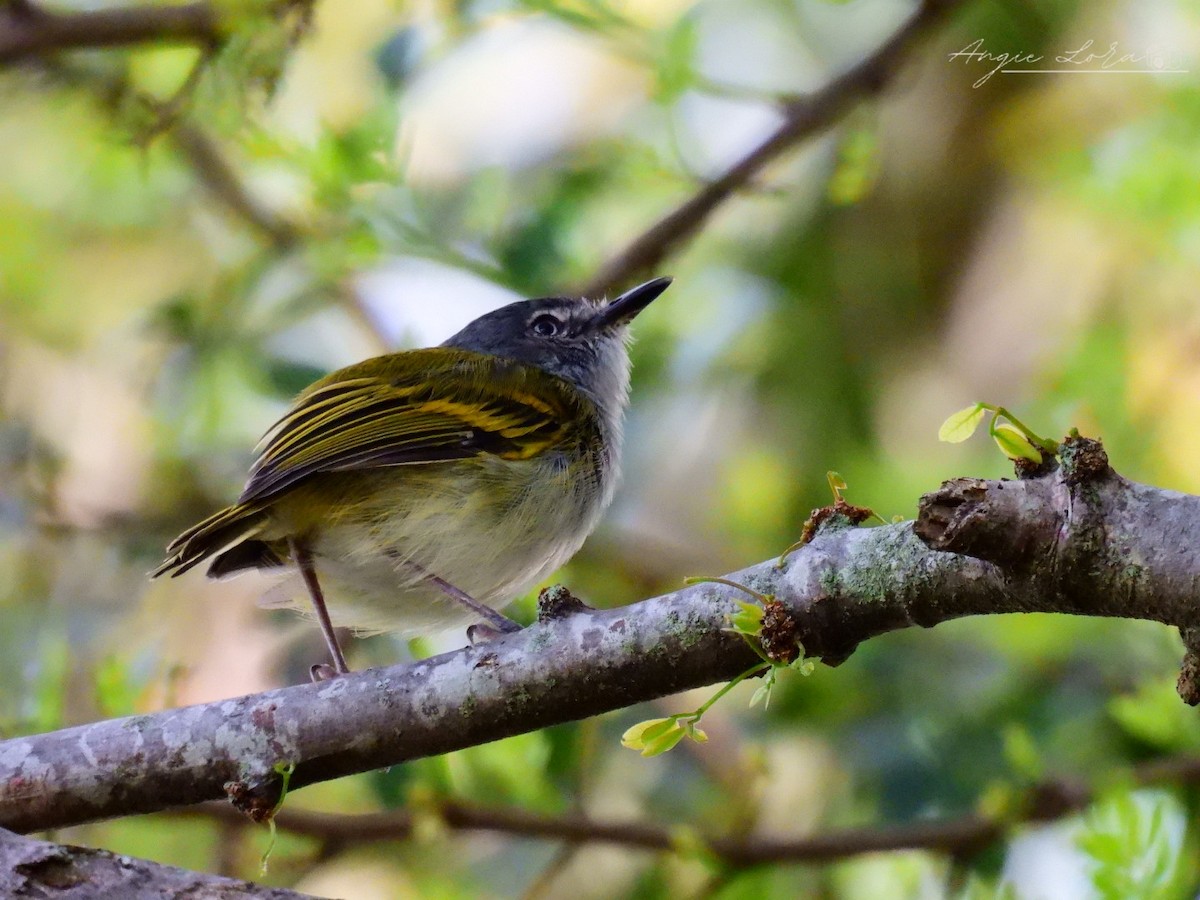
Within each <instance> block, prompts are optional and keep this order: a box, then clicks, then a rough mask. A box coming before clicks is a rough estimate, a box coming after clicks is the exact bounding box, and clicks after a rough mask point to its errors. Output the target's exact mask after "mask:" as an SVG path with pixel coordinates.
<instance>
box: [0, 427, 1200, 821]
mask: <svg viewBox="0 0 1200 900" xmlns="http://www.w3.org/2000/svg"><path fill="white" fill-rule="evenodd" d="M853 511H854V508H853V507H848V506H846V505H845V504H841V503H839V504H838V505H835V506H834V507H830V508H828V509H826V510H823V511H820V512H821V514H820V515H818V516H815V521H819V522H820V523H821V524H820V525H819V527H817V528H816V530H815V535H814V536H813V538H812V540H811V541H810V542H809V543H807V544H806V545H805V546H804V547H802V548H800V549H798V550H796V551H794V552H792V553H791V554H790V555H789V556H788V557H787V559H786V560H785V562H784V564H783V565H782V566H780V565H779V564H778V562H777V561H776V560H768V561H766V562H763V563H760V564H758V565H756V566H751V567H750V568H748V569H744V570H742V571H740V572H735V573H733V574H731V575H729V576H728V578H729V579H730V580H731V581H734V582H737V583H740V584H743V585H745V586H747V587H749V588H751V589H753V590H755V591H758V592H760V593H764V594H772V595H774V597H775V598H776V599H777V600H778V601H779V603H780V604H782V609H783V610H784V611H785V613H786V614H784V615H782V616H772V622H773V625H772V629H773V633H772V634H769V635H768V634H764V644H766V643H767V642H768V640H769V641H770V642H772V643H774V644H776V645H779V644H781V643H782V644H786V643H787V642H788V641H798V642H800V643H801V644H802V645H803V647H804V650H805V653H806V654H807V655H808V656H811V657H818V658H820V659H822V660H823V661H824V662H826V663H828V664H831V665H836V664H837V663H839V662H841V661H842V660H844V659H845V658H846V657H847V656H849V655H850V654H851V653H852V652H853V650H854V648H855V647H856V646H857V645H858V644H859V643H860V642H862V641H864V640H867V639H869V638H871V637H874V636H875V635H879V634H882V633H884V632H888V631H894V630H897V629H900V628H907V627H909V626H913V625H919V626H922V627H932V626H934V625H936V624H938V623H939V622H944V621H947V620H949V619H954V618H958V617H961V616H967V615H980V614H988V613H1013V612H1056V613H1072V614H1077V615H1090V616H1116V617H1124V618H1137V619H1150V620H1154V621H1158V622H1163V623H1165V624H1168V625H1174V626H1177V627H1179V628H1180V630H1181V632H1182V633H1183V635H1184V639H1185V642H1186V643H1187V645H1188V647H1189V650H1188V655H1187V657H1186V658H1185V660H1184V665H1183V672H1182V674H1181V676H1180V693H1181V695H1183V697H1184V699H1185V700H1187V701H1188V702H1191V703H1195V702H1197V701H1198V700H1200V689H1198V688H1197V686H1196V683H1195V681H1196V679H1195V673H1196V672H1197V671H1198V670H1200V665H1198V664H1197V659H1196V656H1195V653H1194V650H1193V649H1192V648H1193V647H1195V646H1196V644H1197V643H1198V641H1197V640H1196V636H1197V635H1198V634H1200V603H1198V602H1197V601H1198V599H1200V497H1194V496H1190V495H1185V494H1179V493H1175V492H1172V491H1164V490H1159V489H1156V488H1152V487H1147V486H1144V485H1139V484H1135V483H1132V482H1129V481H1127V480H1125V479H1123V478H1121V477H1120V476H1118V475H1117V474H1115V473H1114V472H1113V471H1112V470H1111V469H1110V468H1109V467H1108V463H1107V459H1106V458H1105V457H1104V454H1103V450H1102V449H1101V448H1100V446H1099V444H1097V443H1096V442H1091V441H1085V440H1084V439H1078V440H1077V441H1076V443H1075V444H1070V443H1068V445H1067V450H1066V451H1065V452H1064V454H1063V465H1062V467H1061V468H1056V469H1055V470H1054V471H1052V472H1050V473H1048V474H1043V475H1040V476H1039V477H1031V478H1026V479H1023V480H1018V481H1007V480H1002V481H981V480H978V479H959V480H956V481H951V482H946V483H945V484H943V486H942V487H941V489H939V490H938V491H936V492H934V493H932V494H928V495H926V496H925V497H924V498H923V499H922V503H921V511H920V515H919V517H918V519H917V521H916V522H915V523H914V522H905V523H901V524H896V525H887V526H882V527H878V528H854V527H852V526H851V524H850V523H851V521H852V520H853V519H855V518H856V516H855V515H853V514H852V513H853ZM859 518H861V516H859ZM564 594H565V591H564V592H561V593H556V591H554V590H552V591H548V592H545V595H544V597H543V603H542V608H541V615H540V621H538V622H537V623H535V624H533V625H531V626H529V627H528V628H526V629H525V630H524V631H521V632H519V633H517V634H513V635H506V636H504V637H503V638H501V639H498V640H496V641H494V642H490V643H487V644H482V645H477V646H473V647H466V648H463V649H462V650H458V651H455V652H453V653H447V654H444V655H441V656H437V657H433V658H431V659H427V660H423V661H420V662H416V663H412V664H405V665H397V666H392V667H389V668H383V669H369V670H366V671H362V672H354V673H351V674H350V675H349V676H345V677H341V678H338V679H335V680H333V681H329V682H323V683H319V684H306V685H300V686H296V687H288V688H283V689H280V690H274V691H268V692H266V693H263V694H257V695H252V696H246V697H238V698H235V699H230V700H222V701H218V702H215V703H208V704H204V705H198V706H191V707H187V708H184V709H172V710H166V711H163V712H159V713H154V714H152V715H143V716H133V717H130V718H124V719H115V720H111V721H104V722H97V723H94V724H90V725H81V726H78V727H74V728H68V729H65V730H62V731H57V732H53V733H49V734H41V735H31V736H28V737H20V738H14V739H12V740H8V741H4V742H0V826H3V827H7V828H9V829H12V830H14V831H18V832H21V831H33V830H38V829H45V828H54V827H61V826H66V825H72V824H78V823H81V822H87V821H92V820H96V819H103V818H108V817H112V816H120V815H130V814H134V813H145V812H152V811H155V810H161V809H165V808H168V807H173V806H180V805H186V804H192V803H199V802H201V801H205V800H212V799H218V798H221V797H228V798H230V799H231V800H232V801H233V802H234V805H235V806H237V807H238V808H239V809H241V810H243V811H244V812H246V813H247V814H248V815H250V816H251V817H252V818H259V819H261V818H266V817H267V816H269V815H270V814H271V812H272V810H273V809H274V808H275V806H276V804H277V802H278V800H279V796H280V790H281V785H282V778H281V776H280V774H279V773H280V770H282V769H284V768H288V767H291V768H292V769H293V771H292V774H291V777H290V787H291V788H293V789H294V788H297V787H301V786H303V785H305V784H311V783H313V782H317V781H324V780H327V779H330V778H337V777H340V776H342V775H348V774H351V773H354V772H362V771H365V770H368V769H374V768H379V767H383V766H390V765H396V764H398V763H402V762H405V761H407V760H411V759H415V758H418V757H421V756H428V755H432V754H440V753H446V752H449V751H451V750H456V749H460V748H463V747H468V746H472V745H475V744H481V743H486V742H488V741H494V740H498V739H500V738H503V737H507V736H509V735H513V734H517V733H519V732H524V731H530V730H534V729H538V728H544V727H546V726H549V725H554V724H557V723H560V722H566V721H570V720H574V719H580V718H584V717H587V716H592V715H596V714H598V713H601V712H605V711H608V710H613V709H619V708H621V707H625V706H629V705H631V704H634V703H638V702H642V701H646V700H651V699H654V698H656V697H662V696H664V695H667V694H672V693H675V692H678V691H681V690H685V689H688V688H693V687H698V686H701V685H706V684H711V683H714V682H719V681H725V680H728V679H730V678H731V677H733V676H734V675H736V674H737V673H739V672H741V671H744V670H745V669H746V668H748V667H749V666H750V665H752V664H753V663H754V662H755V660H756V659H758V657H757V656H756V655H755V654H754V653H753V652H752V651H751V649H750V648H749V647H748V646H747V644H746V643H745V642H744V641H743V639H742V638H741V637H740V636H738V635H736V634H733V633H731V632H730V631H729V630H728V626H729V621H728V617H729V615H730V614H731V613H732V612H734V611H735V609H736V601H738V600H747V599H748V595H747V594H745V593H744V592H742V591H740V590H738V589H737V588H735V587H730V586H727V585H722V584H713V583H704V584H698V585H695V586H692V587H688V588H685V589H683V590H681V591H677V592H675V593H671V594H667V595H664V596H661V597H657V598H654V599H651V600H646V601H643V602H640V603H636V604H633V605H631V606H627V607H621V608H617V609H608V610H593V609H589V608H587V607H583V606H582V605H579V604H578V603H577V602H571V600H572V598H569V595H566V596H567V602H562V595H564ZM556 600H557V601H559V602H555V601H556Z"/></svg>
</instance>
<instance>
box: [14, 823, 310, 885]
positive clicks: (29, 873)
mask: <svg viewBox="0 0 1200 900" xmlns="http://www.w3.org/2000/svg"><path fill="white" fill-rule="evenodd" d="M0 896H3V897H55V898H58V900H94V898H96V897H120V898H122V900H139V898H150V897H154V898H170V897H179V898H183V897H249V898H260V900H307V898H308V895H307V894H297V893H296V892H295V891H289V890H285V889H283V888H269V887H263V886H262V885H258V884H251V883H250V882H248V881H239V880H237V879H234V878H220V877H218V876H216V875H204V874H201V873H200V872H189V871H188V870H187V869H179V868H176V867H175V866H164V865H160V864H159V863H154V862H150V861H149V860H145V859H135V858H133V857H131V856H122V855H119V854H116V853H109V852H108V851H107V850H92V849H90V848H88V847H71V846H66V845H63V844H51V843H48V842H47V841H37V840H33V839H32V838H27V837H22V836H20V835H18V834H13V833H12V832H11V831H5V830H3V829H0Z"/></svg>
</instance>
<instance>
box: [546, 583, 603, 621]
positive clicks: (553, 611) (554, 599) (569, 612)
mask: <svg viewBox="0 0 1200 900" xmlns="http://www.w3.org/2000/svg"><path fill="white" fill-rule="evenodd" d="M591 608H592V607H590V606H588V605H587V604H586V603H584V602H583V601H582V600H580V599H579V598H578V597H576V596H575V595H574V594H572V593H571V592H570V591H569V590H568V589H567V588H566V587H565V586H564V585H561V584H552V585H550V587H548V588H542V590H541V591H540V592H539V593H538V598H537V620H538V621H539V622H549V621H551V620H553V619H565V618H566V617H567V616H573V615H575V613H581V612H587V611H588V610H590V609H591Z"/></svg>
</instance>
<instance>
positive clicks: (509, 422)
mask: <svg viewBox="0 0 1200 900" xmlns="http://www.w3.org/2000/svg"><path fill="white" fill-rule="evenodd" d="M364 370H365V371H364ZM581 403H583V404H586V403H587V401H585V400H582V398H580V397H579V396H578V393H577V392H573V391H572V390H571V389H570V388H569V387H568V386H567V385H566V383H565V382H563V381H561V380H560V379H558V378H556V377H554V376H552V375H549V374H547V373H545V372H542V371H541V370H539V369H536V368H533V367H530V366H524V365H519V364H515V363H512V362H510V361H507V360H502V359H499V358H497V357H492V356H487V355H484V354H480V353H472V352H469V351H465V350H450V349H447V348H437V349H435V350H412V351H408V352H406V353H398V354H394V355H393V356H391V357H382V358H380V359H377V360H371V361H369V362H368V363H365V364H364V363H360V364H359V365H357V366H351V367H350V368H348V369H343V370H341V371H340V372H335V373H333V374H332V375H330V376H328V377H327V378H325V379H323V380H322V381H319V382H317V383H316V384H315V385H313V386H312V387H311V388H309V389H308V390H307V391H305V392H304V393H303V394H302V395H301V396H300V397H299V399H298V400H297V401H296V405H295V406H294V407H293V408H292V410H291V411H290V412H288V414H287V415H285V416H284V417H283V418H282V419H280V420H279V422H277V423H276V425H275V427H274V428H272V430H271V431H270V432H268V434H267V436H266V438H264V443H263V446H262V450H261V454H260V455H259V458H258V460H257V461H256V462H255V464H254V466H253V467H252V468H251V470H250V480H249V482H247V484H246V488H245V490H244V491H243V492H242V496H241V497H240V498H239V501H238V502H239V503H240V504H247V503H255V502H261V501H263V500H266V499H269V498H270V497H273V496H276V495H278V494H279V493H280V492H281V491H284V490H286V489H287V488H289V487H291V486H293V485H295V484H296V483H297V482H299V481H300V480H302V479H304V478H307V477H309V476H310V475H313V474H315V473H318V472H345V471H350V470H359V469H370V468H376V467H382V466H399V465H411V464H417V463H431V462H439V461H445V460H452V459H464V458H467V457H471V456H475V455H478V454H480V453H492V454H495V455H498V456H502V457H505V458H508V459H524V458H528V457H530V456H533V455H535V454H537V453H540V452H542V451H544V450H545V449H547V448H548V447H551V446H553V445H555V444H558V443H562V442H563V441H564V440H565V439H566V431H565V429H564V423H565V422H567V421H570V420H571V419H572V417H576V416H579V415H580V414H583V415H585V416H586V417H587V418H588V420H589V422H591V421H592V420H594V412H593V411H592V410H591V409H590V405H589V408H588V409H583V410H581V409H580V408H579V407H580V404H581Z"/></svg>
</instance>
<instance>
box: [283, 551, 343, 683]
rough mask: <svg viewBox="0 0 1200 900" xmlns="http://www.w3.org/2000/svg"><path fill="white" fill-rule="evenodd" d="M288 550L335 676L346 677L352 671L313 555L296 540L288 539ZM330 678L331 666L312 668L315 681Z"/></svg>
mask: <svg viewBox="0 0 1200 900" xmlns="http://www.w3.org/2000/svg"><path fill="white" fill-rule="evenodd" d="M288 549H289V550H291V553H292V561H293V562H294V563H295V564H296V567H297V568H298V569H299V570H300V575H301V577H302V578H303V579H304V586H305V587H306V588H308V596H309V598H310V599H311V600H312V605H313V609H314V610H316V613H317V622H318V623H319V624H320V626H321V634H322V635H324V637H325V644H326V645H327V646H328V647H329V655H330V657H331V658H332V659H333V673H332V674H333V676H337V675H345V674H346V673H347V672H349V671H350V669H349V668H348V667H347V666H346V657H345V656H343V655H342V648H341V645H340V644H338V639H337V635H336V634H334V632H333V622H331V621H330V620H329V610H328V609H326V608H325V594H324V593H323V592H322V591H321V584H320V582H318V581H317V570H316V569H315V568H313V559H312V553H311V552H310V551H309V549H308V548H307V547H305V546H304V545H303V544H301V543H300V542H299V541H297V540H295V539H294V538H288ZM328 677H330V674H329V666H326V665H316V666H313V667H312V678H313V681H324V680H325V679H326V678H328Z"/></svg>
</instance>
